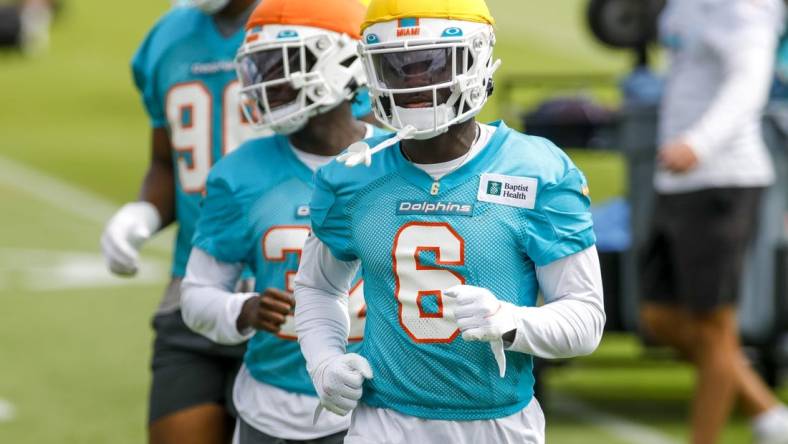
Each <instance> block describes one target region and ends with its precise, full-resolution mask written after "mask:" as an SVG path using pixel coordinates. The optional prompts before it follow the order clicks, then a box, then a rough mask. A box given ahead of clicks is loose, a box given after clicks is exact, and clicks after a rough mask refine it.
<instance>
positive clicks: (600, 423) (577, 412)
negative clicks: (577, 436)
mask: <svg viewBox="0 0 788 444" xmlns="http://www.w3.org/2000/svg"><path fill="white" fill-rule="evenodd" d="M553 407H554V408H555V409H557V410H560V411H562V412H564V413H566V414H568V415H571V416H574V417H576V418H578V419H580V420H582V421H584V422H587V423H588V424H590V425H591V426H593V427H596V428H598V429H600V430H602V431H604V432H605V433H607V434H609V435H611V436H613V437H615V438H618V439H620V440H622V441H625V442H630V443H632V444H681V442H680V441H678V440H676V439H674V438H672V437H671V436H668V435H666V434H664V433H662V432H660V431H659V430H657V429H655V428H652V427H648V426H645V425H643V424H639V423H636V422H634V421H630V420H628V419H626V418H622V417H620V416H616V415H613V414H611V413H607V412H603V411H601V410H599V409H597V408H594V407H592V406H590V405H588V404H586V403H584V402H582V401H580V400H577V399H574V398H569V397H567V396H558V395H556V400H555V402H554V403H553Z"/></svg>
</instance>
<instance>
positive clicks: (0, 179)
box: [0, 156, 679, 444]
mask: <svg viewBox="0 0 788 444" xmlns="http://www.w3.org/2000/svg"><path fill="white" fill-rule="evenodd" d="M0 183H5V184H6V185H8V186H11V187H14V188H18V189H21V190H23V191H25V192H26V193H28V194H29V195H31V196H33V197H35V198H36V199H38V200H40V201H42V202H46V203H48V204H50V205H52V206H53V207H56V208H58V209H60V210H62V211H64V212H67V213H70V214H73V215H74V216H77V217H79V218H81V219H83V220H87V221H90V222H93V223H94V224H97V225H100V226H103V224H105V223H106V221H107V220H108V219H109V218H110V216H112V214H113V213H114V212H115V210H117V205H116V204H115V203H113V202H111V201H109V200H107V199H105V198H103V197H101V196H98V195H97V194H95V193H93V192H91V191H88V190H85V189H83V188H80V187H78V186H75V185H73V184H70V183H68V182H66V181H64V180H61V179H58V178H56V177H53V176H50V175H48V174H45V173H43V172H41V171H38V170H36V169H33V168H31V167H29V166H26V165H23V164H21V163H19V162H16V161H13V160H11V159H8V158H6V157H3V156H0ZM96 241H97V242H98V239H96ZM147 247H149V248H151V247H152V248H155V249H156V250H159V251H170V242H168V241H167V240H165V239H163V238H162V237H159V238H158V240H155V241H152V242H150V243H148V244H147ZM556 408H558V409H560V410H562V411H564V412H565V413H568V414H570V415H572V416H575V417H578V418H579V419H581V420H586V421H588V422H590V423H591V424H593V425H594V426H596V427H598V428H600V429H602V430H604V431H605V432H607V433H609V434H610V435H611V436H614V437H616V438H619V439H621V440H623V441H627V442H632V443H637V444H679V441H677V440H675V439H673V438H671V437H669V436H667V435H665V434H663V433H661V432H659V431H658V430H655V429H652V428H650V427H646V426H643V425H641V424H638V423H635V422H632V421H629V420H627V419H624V418H621V417H618V416H615V415H611V414H609V413H604V412H601V411H599V410H597V409H595V408H593V407H591V406H588V405H586V404H584V403H582V402H580V401H577V400H574V399H570V398H561V400H560V402H559V403H557V405H556ZM13 416H14V408H13V405H11V404H10V403H8V402H7V401H4V400H2V399H0V422H2V421H3V420H6V421H8V420H10V419H12V418H13Z"/></svg>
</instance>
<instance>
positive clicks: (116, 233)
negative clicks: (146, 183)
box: [101, 202, 161, 276]
mask: <svg viewBox="0 0 788 444" xmlns="http://www.w3.org/2000/svg"><path fill="white" fill-rule="evenodd" d="M160 225H161V217H160V216H159V211H158V210H157V209H156V207H155V206H153V204H151V203H150V202H132V203H127V204H126V205H124V206H123V207H121V209H120V210H118V212H117V213H115V215H114V216H112V219H110V220H109V222H107V226H106V227H105V228H104V233H102V235H101V250H102V252H103V253H104V259H105V260H106V262H107V266H108V267H109V269H110V271H112V272H113V273H115V274H117V275H121V276H133V275H135V274H136V273H137V268H138V266H139V253H138V251H139V249H140V247H141V246H142V244H143V242H145V241H146V240H148V239H149V238H150V237H151V236H152V235H153V233H155V232H156V230H158V229H159V226H160Z"/></svg>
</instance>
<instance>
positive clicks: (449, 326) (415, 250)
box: [391, 222, 465, 343]
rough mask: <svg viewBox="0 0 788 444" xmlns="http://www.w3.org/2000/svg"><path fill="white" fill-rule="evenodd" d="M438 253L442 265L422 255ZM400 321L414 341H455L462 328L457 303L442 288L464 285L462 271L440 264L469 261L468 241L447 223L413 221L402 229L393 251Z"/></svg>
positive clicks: (454, 264) (436, 260) (436, 256)
mask: <svg viewBox="0 0 788 444" xmlns="http://www.w3.org/2000/svg"><path fill="white" fill-rule="evenodd" d="M428 251H429V252H432V253H434V254H435V264H437V265H439V266H438V267H433V266H428V265H424V264H423V263H422V260H421V254H422V253H424V252H428ZM391 255H392V259H393V263H394V279H395V290H394V292H395V296H396V298H397V303H398V304H399V322H400V325H402V328H403V329H405V332H407V333H408V335H409V336H410V337H411V339H413V341H414V342H420V343H433V342H452V341H453V340H454V339H455V338H456V337H457V335H458V334H459V330H458V329H457V325H456V323H455V322H454V316H453V314H452V313H453V310H452V307H453V304H454V301H453V300H451V299H450V298H444V297H443V292H442V290H445V289H447V288H450V287H453V286H455V285H462V284H464V283H465V278H464V277H463V276H462V275H460V274H459V273H457V272H455V271H452V270H449V269H447V268H442V267H440V266H441V265H444V266H446V265H449V266H457V265H464V264H465V241H464V240H463V239H462V237H460V235H459V234H457V232H456V231H454V229H453V228H452V227H451V226H450V225H449V224H446V223H431V222H411V223H408V224H406V225H404V226H403V227H402V228H400V229H399V231H398V232H397V235H396V236H395V238H394V248H393V250H392V252H391Z"/></svg>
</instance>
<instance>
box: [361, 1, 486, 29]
mask: <svg viewBox="0 0 788 444" xmlns="http://www.w3.org/2000/svg"><path fill="white" fill-rule="evenodd" d="M419 18H434V19H445V20H459V21H465V22H475V23H484V24H488V25H493V24H495V20H494V19H493V17H492V14H490V10H489V8H488V7H487V4H486V3H485V1H484V0H371V1H370V3H369V7H368V8H367V17H366V19H365V20H364V23H363V24H362V25H361V30H362V31H363V30H365V29H366V28H367V27H369V26H371V25H374V24H375V23H382V22H390V21H392V20H399V19H419Z"/></svg>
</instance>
